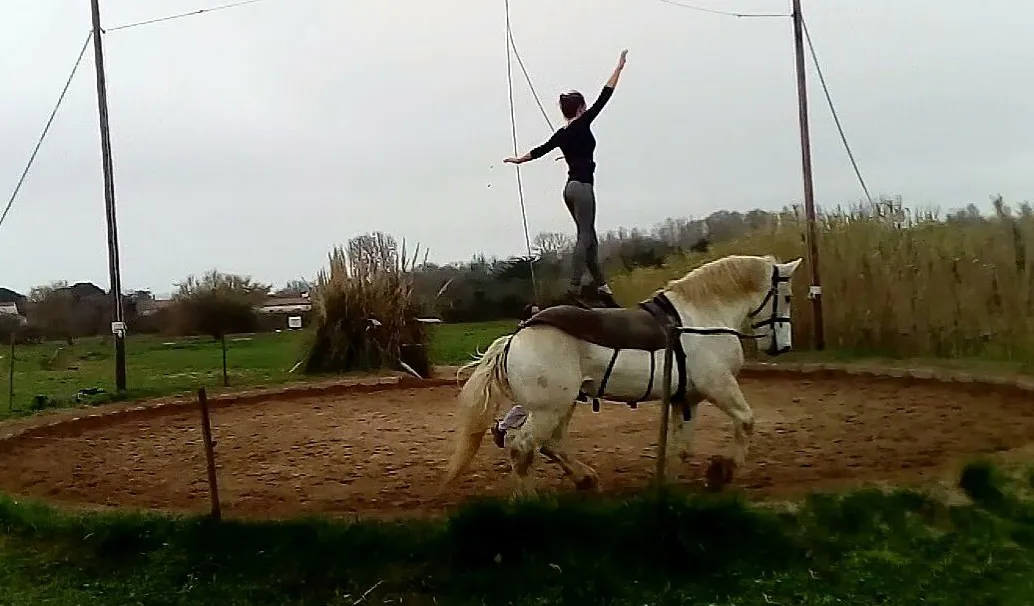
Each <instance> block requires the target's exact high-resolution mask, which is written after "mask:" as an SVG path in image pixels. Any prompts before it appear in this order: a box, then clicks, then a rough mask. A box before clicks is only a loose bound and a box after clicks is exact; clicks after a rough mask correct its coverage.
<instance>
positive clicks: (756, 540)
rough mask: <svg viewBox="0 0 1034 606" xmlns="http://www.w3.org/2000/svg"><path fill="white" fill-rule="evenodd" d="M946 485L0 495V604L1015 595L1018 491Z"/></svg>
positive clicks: (1007, 486) (999, 483)
mask: <svg viewBox="0 0 1034 606" xmlns="http://www.w3.org/2000/svg"><path fill="white" fill-rule="evenodd" d="M1026 481H1027V480H1026V479H1024V482H1026ZM961 483H962V484H963V485H965V486H968V487H969V488H967V489H966V490H967V491H968V492H969V493H970V494H971V495H972V496H973V497H974V498H975V502H974V503H973V504H969V505H956V506H949V505H945V504H944V503H942V502H940V501H937V500H934V499H932V498H930V497H927V496H925V495H923V494H920V493H916V492H909V491H896V492H890V493H885V492H881V491H878V490H863V491H859V492H855V493H851V494H847V495H842V496H838V495H815V496H812V497H810V498H809V499H807V500H806V501H805V502H803V503H801V504H799V505H798V506H794V507H789V506H788V507H784V508H781V509H780V508H771V507H770V508H760V507H755V506H751V505H748V504H746V503H744V502H743V501H742V500H740V499H738V498H737V497H735V496H721V495H720V496H692V497H691V496H686V495H683V494H679V493H676V492H669V493H665V494H660V495H651V496H641V497H636V498H631V499H626V500H600V499H586V498H583V497H579V496H576V495H575V496H564V497H559V498H552V499H546V500H541V501H536V502H525V503H518V504H503V503H498V502H493V501H480V502H474V503H471V504H470V505H468V506H466V507H465V508H463V509H462V510H460V511H459V512H457V513H455V514H454V515H453V516H452V517H451V518H449V519H447V520H445V521H438V522H432V521H419V522H416V521H414V522H406V523H401V522H399V523H385V522H379V523H376V522H355V523H345V522H340V521H330V520H323V519H308V520H297V521H291V522H282V523H268V522H266V523H250V522H225V523H222V524H216V523H213V522H210V521H207V520H204V519H199V518H163V517H155V516H144V515H111V514H101V515H76V516H72V515H67V514H61V513H57V512H55V511H53V510H51V509H49V508H46V507H41V506H35V505H31V504H24V503H15V502H13V501H10V500H3V501H0V603H4V604H42V603H49V604H86V603H89V604H119V605H122V604H134V603H146V604H215V603H218V604H221V605H223V604H355V603H360V602H365V603H371V604H373V603H384V602H385V600H391V601H394V602H395V603H398V600H399V599H400V598H401V599H402V601H403V603H405V604H434V603H437V604H482V603H485V604H503V603H509V604H590V603H611V604H643V603H704V604H732V603H735V604H772V603H777V604H831V603H854V604H890V603H894V604H914V603H920V602H921V603H926V604H967V605H974V604H1024V603H1029V602H1030V599H1031V596H1034V581H1032V580H1031V578H1030V576H1029V574H1028V573H1029V570H1030V569H1031V566H1032V565H1034V505H1032V503H1031V502H1029V501H1027V500H1025V499H1023V498H1021V496H1019V495H1020V494H1021V492H1019V491H1018V490H1020V489H1022V488H1024V487H1023V486H1021V482H1019V481H1018V480H1013V479H1011V478H1009V477H1006V476H1005V475H1004V474H1002V473H1001V472H999V471H998V470H996V469H994V468H993V467H990V466H988V465H987V464H986V463H976V464H973V465H970V466H969V467H967V469H966V470H965V472H964V473H963V474H962V478H961ZM980 486H982V487H983V488H976V487H980ZM368 591H369V593H367V592H368ZM364 594H365V595H366V597H365V598H362V596H363V595H364Z"/></svg>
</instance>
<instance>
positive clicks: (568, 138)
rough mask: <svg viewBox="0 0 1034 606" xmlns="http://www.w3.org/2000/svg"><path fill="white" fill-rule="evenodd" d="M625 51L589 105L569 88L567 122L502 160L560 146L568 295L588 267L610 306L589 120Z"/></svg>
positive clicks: (576, 291) (564, 98) (564, 103)
mask: <svg viewBox="0 0 1034 606" xmlns="http://www.w3.org/2000/svg"><path fill="white" fill-rule="evenodd" d="M627 53H628V51H627V50H623V51H621V58H620V59H618V66H617V67H616V68H614V73H613V74H611V76H610V79H609V80H607V83H606V84H604V85H603V90H602V91H600V96H599V97H597V99H596V102H595V103H593V104H592V107H588V108H587V107H586V106H585V97H583V96H582V94H581V93H579V92H578V91H570V92H566V93H563V94H562V95H560V111H561V113H563V115H564V119H565V120H566V121H567V123H566V124H565V125H564V126H561V127H560V128H559V129H558V130H557V131H556V132H555V133H553V136H552V137H550V138H549V140H548V141H546V142H545V143H543V144H542V145H539V146H538V147H536V148H534V149H532V150H531V151H529V152H528V153H526V154H524V155H523V156H521V157H520V158H507V159H505V160H504V162H509V163H511V164H523V163H524V162H528V161H530V160H535V159H537V158H541V157H542V156H544V155H546V154H547V153H549V152H550V151H552V150H554V149H556V148H558V147H559V148H560V151H562V152H563V154H564V159H565V160H567V184H566V185H565V186H564V204H565V205H566V206H567V210H568V212H570V213H571V217H572V218H573V219H574V223H575V226H576V228H577V230H578V238H577V241H576V243H575V249H574V255H573V259H572V261H573V267H572V270H573V273H572V275H571V295H572V296H573V297H575V298H576V299H577V298H578V297H579V295H580V291H581V284H582V274H583V273H585V270H586V269H588V270H589V275H590V276H591V277H592V282H593V286H595V287H596V291H597V292H598V296H599V298H600V299H601V300H602V301H603V302H604V303H606V304H607V305H608V306H611V307H618V305H617V303H616V302H615V301H614V293H613V292H611V290H610V287H609V286H607V281H606V280H605V279H604V277H603V272H602V271H601V270H600V262H599V241H598V239H597V237H596V225H595V224H596V193H595V191H594V189H593V185H594V177H595V172H596V162H595V161H594V160H593V152H594V151H595V150H596V138H595V137H594V136H593V134H592V128H591V127H592V121H593V120H595V119H596V116H598V115H599V114H600V110H602V109H603V106H604V105H606V104H607V101H608V100H609V99H610V97H611V95H613V94H614V89H615V88H616V87H617V85H618V79H619V78H620V77H621V70H623V69H624V67H625V55H626V54H627Z"/></svg>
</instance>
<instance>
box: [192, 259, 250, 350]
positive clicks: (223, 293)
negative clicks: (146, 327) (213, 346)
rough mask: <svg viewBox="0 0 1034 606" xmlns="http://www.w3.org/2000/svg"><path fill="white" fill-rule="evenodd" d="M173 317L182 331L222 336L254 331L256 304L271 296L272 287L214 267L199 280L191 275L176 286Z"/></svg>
mask: <svg viewBox="0 0 1034 606" xmlns="http://www.w3.org/2000/svg"><path fill="white" fill-rule="evenodd" d="M176 286H177V288H178V292H177V293H176V294H175V295H174V296H173V316H174V323H175V325H176V328H177V332H179V333H180V334H204V335H211V336H212V337H213V338H216V339H218V338H220V337H222V336H224V335H227V334H231V333H242V332H255V331H256V329H257V328H258V324H259V320H258V313H257V312H256V311H255V307H256V306H257V305H259V304H261V303H262V302H263V301H264V300H265V299H266V297H267V296H268V295H269V289H270V286H269V285H268V284H262V283H259V282H254V281H252V279H251V278H249V277H245V276H238V275H234V274H224V273H220V272H219V271H216V270H214V269H213V270H212V271H210V272H208V273H206V274H205V275H204V276H202V277H201V278H200V279H197V278H195V277H194V276H189V277H188V278H187V279H186V281H184V282H182V283H179V284H177V285H176Z"/></svg>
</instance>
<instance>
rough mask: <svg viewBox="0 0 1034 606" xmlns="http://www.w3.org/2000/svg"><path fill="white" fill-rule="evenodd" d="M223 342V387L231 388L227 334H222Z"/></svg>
mask: <svg viewBox="0 0 1034 606" xmlns="http://www.w3.org/2000/svg"><path fill="white" fill-rule="evenodd" d="M222 342H223V387H229V386H230V376H229V375H227V374H226V333H223V334H222Z"/></svg>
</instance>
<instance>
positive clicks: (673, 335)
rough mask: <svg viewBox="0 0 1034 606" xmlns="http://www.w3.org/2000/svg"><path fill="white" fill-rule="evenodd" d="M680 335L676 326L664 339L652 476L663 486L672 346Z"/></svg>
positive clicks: (666, 450) (669, 404)
mask: <svg viewBox="0 0 1034 606" xmlns="http://www.w3.org/2000/svg"><path fill="white" fill-rule="evenodd" d="M680 336H681V334H680V333H679V330H678V328H672V329H671V330H670V331H668V335H667V339H665V346H664V374H663V378H662V379H661V434H660V436H659V437H658V439H657V470H656V473H655V477H654V482H656V484H657V486H658V487H660V486H663V485H664V482H665V479H664V467H665V464H666V462H667V459H668V417H669V415H670V410H671V366H672V358H673V357H674V352H673V351H672V348H673V347H674V344H675V339H678V338H679V337H680Z"/></svg>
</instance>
